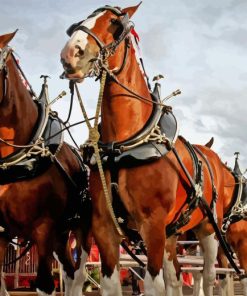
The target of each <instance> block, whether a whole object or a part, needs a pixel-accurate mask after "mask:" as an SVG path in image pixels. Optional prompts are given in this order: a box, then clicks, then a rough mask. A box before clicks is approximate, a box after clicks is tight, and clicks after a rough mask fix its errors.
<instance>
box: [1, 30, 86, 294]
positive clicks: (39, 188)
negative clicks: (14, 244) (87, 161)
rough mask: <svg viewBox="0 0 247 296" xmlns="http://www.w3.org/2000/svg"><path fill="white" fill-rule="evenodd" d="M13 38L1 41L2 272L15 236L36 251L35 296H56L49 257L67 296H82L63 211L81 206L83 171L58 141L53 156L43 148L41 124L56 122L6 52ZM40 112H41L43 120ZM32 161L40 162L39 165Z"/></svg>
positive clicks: (80, 283)
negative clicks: (60, 269)
mask: <svg viewBox="0 0 247 296" xmlns="http://www.w3.org/2000/svg"><path fill="white" fill-rule="evenodd" d="M14 35H15V33H10V34H6V35H2V36H0V110H1V116H0V184H1V185H0V225H1V233H0V270H1V271H2V266H3V259H4V253H5V249H6V246H7V245H8V243H9V242H10V241H11V239H12V238H14V237H16V236H18V238H19V239H24V240H26V241H31V242H32V243H34V244H36V245H37V250H38V270H37V278H36V287H37V292H38V295H43V296H44V295H55V291H54V290H55V288H54V282H53V278H52V274H51V267H52V260H53V251H54V252H56V254H57V255H58V257H59V260H60V261H61V263H62V264H63V265H64V268H65V287H66V288H67V291H66V295H67V296H69V295H81V293H82V292H81V291H82V285H83V281H82V280H83V279H82V274H78V273H74V272H75V271H74V267H73V266H72V265H71V264H70V260H69V256H68V254H67V252H66V244H67V238H68V227H67V218H72V216H70V215H71V214H72V213H69V214H67V209H68V207H71V200H72V203H73V202H74V201H75V200H78V201H79V198H80V197H79V195H78V192H77V190H78V189H80V190H82V189H83V186H82V187H81V188H79V187H77V186H76V183H75V182H76V179H77V183H81V184H83V183H84V184H85V183H87V181H86V180H87V175H86V170H85V167H84V166H83V164H81V163H80V161H79V158H78V157H77V155H76V152H73V150H72V149H71V147H70V146H69V145H67V144H66V143H64V142H63V141H62V139H60V140H59V141H60V142H59V145H58V147H57V146H56V145H55V146H56V149H55V152H54V151H53V150H52V149H53V148H54V147H53V148H52V147H51V146H52V145H51V146H48V145H47V146H48V147H47V146H46V144H47V143H48V142H46V143H43V144H42V138H41V136H43V135H44V133H43V132H42V131H43V130H44V129H46V127H45V126H44V125H43V123H42V125H41V126H40V124H41V122H44V121H46V122H48V123H49V124H48V125H51V126H52V125H53V124H55V125H56V122H58V121H57V120H55V118H54V117H53V119H51V118H50V115H49V114H48V113H50V112H47V110H48V109H47V108H48V107H47V106H46V107H44V105H43V104H41V103H40V102H38V100H34V99H33V97H32V95H31V93H30V90H28V89H27V88H26V86H25V85H24V83H23V78H22V77H21V76H22V74H21V72H20V71H21V69H20V67H19V66H18V63H17V62H16V60H15V57H14V55H13V51H12V49H11V48H10V47H9V46H8V43H9V41H10V40H11V39H12V38H13V37H14ZM42 106H43V107H42ZM42 108H43V109H42ZM41 109H42V110H43V111H44V110H45V112H43V111H42V114H41V112H40V111H41ZM48 117H49V120H51V121H47V120H48ZM54 120H55V121H54ZM46 125H47V124H46ZM51 134H52V133H51ZM51 134H50V135H51ZM37 135H38V136H37ZM51 141H52V139H51ZM53 144H55V143H53ZM57 148H58V150H57ZM36 157H41V158H40V159H39V162H38V161H37V162H36ZM51 160H52V161H51ZM72 183H73V184H72ZM73 196H74V197H73ZM78 204H79V203H77V207H78ZM85 216H86V214H85ZM86 225H87V222H86V223H85V224H84V225H83V227H84V229H86ZM80 228H81V226H80ZM81 229H83V228H81ZM85 233H86V230H85ZM81 234H82V233H81ZM81 234H80V235H81ZM83 247H84V250H85V251H84V250H83V252H82V251H80V254H78V255H79V257H80V256H82V257H83V256H84V257H85V254H86V251H87V252H88V246H87V245H86V244H84V245H83ZM0 276H1V274H0Z"/></svg>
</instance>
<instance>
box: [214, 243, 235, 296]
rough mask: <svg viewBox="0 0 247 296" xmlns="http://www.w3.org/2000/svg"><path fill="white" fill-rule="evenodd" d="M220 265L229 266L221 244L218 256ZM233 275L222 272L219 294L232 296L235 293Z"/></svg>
mask: <svg viewBox="0 0 247 296" xmlns="http://www.w3.org/2000/svg"><path fill="white" fill-rule="evenodd" d="M217 260H218V264H219V267H223V268H228V260H227V258H226V256H225V254H224V252H223V250H222V248H221V247H220V246H219V249H218V256H217ZM231 277H232V276H231V275H228V274H227V275H225V274H220V276H219V295H220V296H232V295H233V294H234V292H233V288H232V278H231Z"/></svg>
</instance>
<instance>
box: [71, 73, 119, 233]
mask: <svg viewBox="0 0 247 296" xmlns="http://www.w3.org/2000/svg"><path fill="white" fill-rule="evenodd" d="M106 76H107V73H106V71H103V72H102V75H101V80H100V91H99V98H98V102H97V107H96V112H95V119H94V126H92V125H91V123H90V120H89V119H88V116H87V113H86V110H85V107H84V105H83V102H82V99H81V96H80V92H79V89H78V86H77V84H75V88H76V92H77V96H78V100H79V104H80V107H81V110H82V113H83V116H84V118H85V121H86V124H87V127H88V130H89V139H88V143H89V145H90V146H92V147H93V149H94V152H95V158H96V162H97V165H98V169H99V174H100V179H101V183H102V188H103V192H104V195H105V199H106V204H107V207H108V210H109V213H110V216H111V218H112V221H113V223H114V225H115V227H116V229H117V232H118V234H119V235H120V236H121V237H122V238H123V237H124V235H123V232H122V230H121V227H120V226H119V223H118V221H117V219H116V216H115V213H114V210H113V206H112V201H111V197H110V194H109V191H108V188H107V183H106V178H105V174H104V170H103V165H102V162H101V157H100V152H99V146H98V142H99V139H100V134H99V131H98V122H99V116H100V109H101V103H102V99H103V93H104V87H105V82H106Z"/></svg>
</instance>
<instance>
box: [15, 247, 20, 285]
mask: <svg viewBox="0 0 247 296" xmlns="http://www.w3.org/2000/svg"><path fill="white" fill-rule="evenodd" d="M19 256H20V247H19V246H17V247H16V257H19ZM19 269H20V260H17V261H16V262H15V277H14V288H15V289H17V288H19Z"/></svg>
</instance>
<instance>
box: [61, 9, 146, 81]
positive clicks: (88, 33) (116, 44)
mask: <svg viewBox="0 0 247 296" xmlns="http://www.w3.org/2000/svg"><path fill="white" fill-rule="evenodd" d="M139 5H140V4H139ZM139 5H137V6H133V7H128V8H124V9H120V8H118V7H111V6H104V7H101V8H99V9H97V10H95V11H94V12H93V13H92V14H91V15H89V16H88V18H87V19H86V20H83V21H80V22H78V23H75V24H73V25H72V26H70V27H69V29H68V30H67V34H68V35H69V36H71V38H70V40H69V41H68V42H67V43H66V45H65V47H64V48H63V50H62V52H61V62H62V64H63V67H64V70H65V72H64V76H65V77H66V78H68V79H76V80H83V79H84V78H85V77H87V76H93V74H94V75H95V74H97V63H100V62H101V61H102V59H104V58H108V57H109V58H110V59H109V63H111V67H112V68H115V67H116V66H117V65H119V63H121V60H120V61H119V59H121V55H120V54H119V51H123V50H124V45H123V43H124V42H123V41H124V40H126V38H127V37H128V35H129V32H130V30H131V28H132V27H133V23H132V22H131V21H130V18H131V17H132V15H133V14H134V13H135V11H136V10H137V8H138V7H139ZM116 52H118V54H115V53H116Z"/></svg>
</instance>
